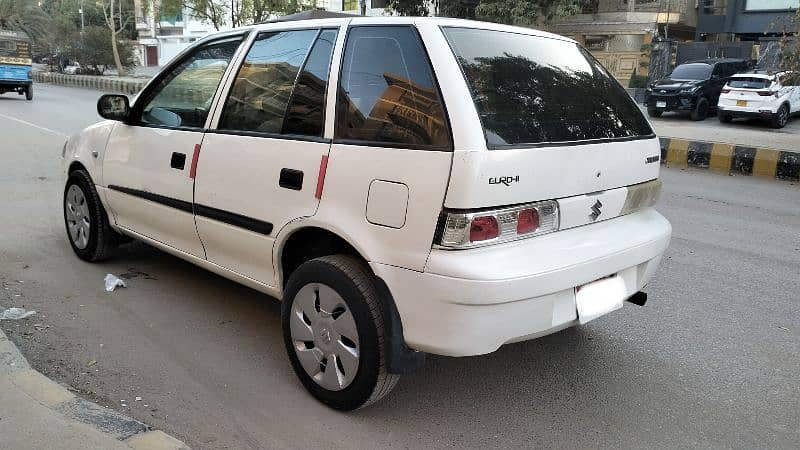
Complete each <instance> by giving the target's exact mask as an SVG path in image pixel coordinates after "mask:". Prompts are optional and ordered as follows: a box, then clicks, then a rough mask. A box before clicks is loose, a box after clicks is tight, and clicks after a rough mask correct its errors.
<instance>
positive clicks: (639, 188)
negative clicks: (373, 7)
mask: <svg viewBox="0 0 800 450" xmlns="http://www.w3.org/2000/svg"><path fill="white" fill-rule="evenodd" d="M627 189H628V195H627V196H626V197H625V204H624V205H623V206H622V211H620V215H625V214H630V213H632V212H636V211H638V210H640V209H644V208H649V207H651V206H654V205H655V204H656V202H658V198H659V197H661V180H659V179H655V180H653V181H648V182H646V183H640V184H634V185H633V186H628V187H627Z"/></svg>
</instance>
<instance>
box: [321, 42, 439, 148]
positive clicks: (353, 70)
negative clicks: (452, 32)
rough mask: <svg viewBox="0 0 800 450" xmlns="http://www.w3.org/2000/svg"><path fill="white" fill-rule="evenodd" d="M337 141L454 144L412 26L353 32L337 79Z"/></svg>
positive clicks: (418, 145) (420, 45)
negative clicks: (338, 139)
mask: <svg viewBox="0 0 800 450" xmlns="http://www.w3.org/2000/svg"><path fill="white" fill-rule="evenodd" d="M336 137H337V138H340V139H346V140H357V141H366V142H373V143H389V144H397V145H398V146H404V145H410V146H415V147H431V148H449V147H450V146H451V143H450V132H449V129H448V125H447V120H446V119H445V116H444V110H443V108H442V102H441V99H440V98H439V91H438V89H437V86H436V83H435V81H434V78H433V73H432V70H431V66H430V62H429V61H428V57H427V55H426V54H425V49H424V48H423V47H422V42H420V39H419V36H418V35H417V32H416V30H415V29H414V28H412V27H408V26H398V27H395V26H391V27H389V26H384V27H354V28H351V29H350V31H349V32H348V35H347V45H346V47H345V54H344V62H343V65H342V73H341V76H340V77H339V92H338V108H337V118H336Z"/></svg>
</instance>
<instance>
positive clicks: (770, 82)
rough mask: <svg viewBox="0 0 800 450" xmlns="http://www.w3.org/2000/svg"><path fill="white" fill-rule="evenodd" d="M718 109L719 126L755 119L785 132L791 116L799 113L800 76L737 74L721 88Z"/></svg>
mask: <svg viewBox="0 0 800 450" xmlns="http://www.w3.org/2000/svg"><path fill="white" fill-rule="evenodd" d="M717 107H718V112H717V117H719V121H720V122H725V123H727V122H730V121H731V120H733V119H735V118H738V117H749V118H754V117H755V118H761V119H766V120H768V121H769V122H770V125H772V126H773V127H775V128H783V127H785V126H786V123H787V122H788V121H789V117H790V116H792V115H794V114H797V113H800V73H798V72H790V71H785V72H778V73H763V72H758V71H754V72H751V73H740V74H736V75H734V76H733V77H732V78H731V79H730V81H728V83H726V84H725V87H723V88H722V94H721V95H720V97H719V104H718V106H717Z"/></svg>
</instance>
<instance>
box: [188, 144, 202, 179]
mask: <svg viewBox="0 0 800 450" xmlns="http://www.w3.org/2000/svg"><path fill="white" fill-rule="evenodd" d="M199 158H200V144H194V154H193V155H192V165H191V166H189V178H191V179H193V180H194V177H195V176H196V175H197V160H198V159H199Z"/></svg>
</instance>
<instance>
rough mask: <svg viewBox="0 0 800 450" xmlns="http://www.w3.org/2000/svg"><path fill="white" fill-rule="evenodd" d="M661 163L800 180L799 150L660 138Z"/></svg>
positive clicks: (720, 171)
mask: <svg viewBox="0 0 800 450" xmlns="http://www.w3.org/2000/svg"><path fill="white" fill-rule="evenodd" d="M660 139H661V163H662V164H666V165H667V166H676V167H696V168H700V169H708V170H709V171H712V172H718V173H723V174H731V175H752V176H756V177H763V178H774V179H778V180H786V181H798V180H800V151H798V152H793V151H786V150H775V149H771V148H758V147H748V146H743V145H735V144H721V143H716V142H705V141H694V140H687V139H675V138H663V137H662V138H660Z"/></svg>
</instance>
